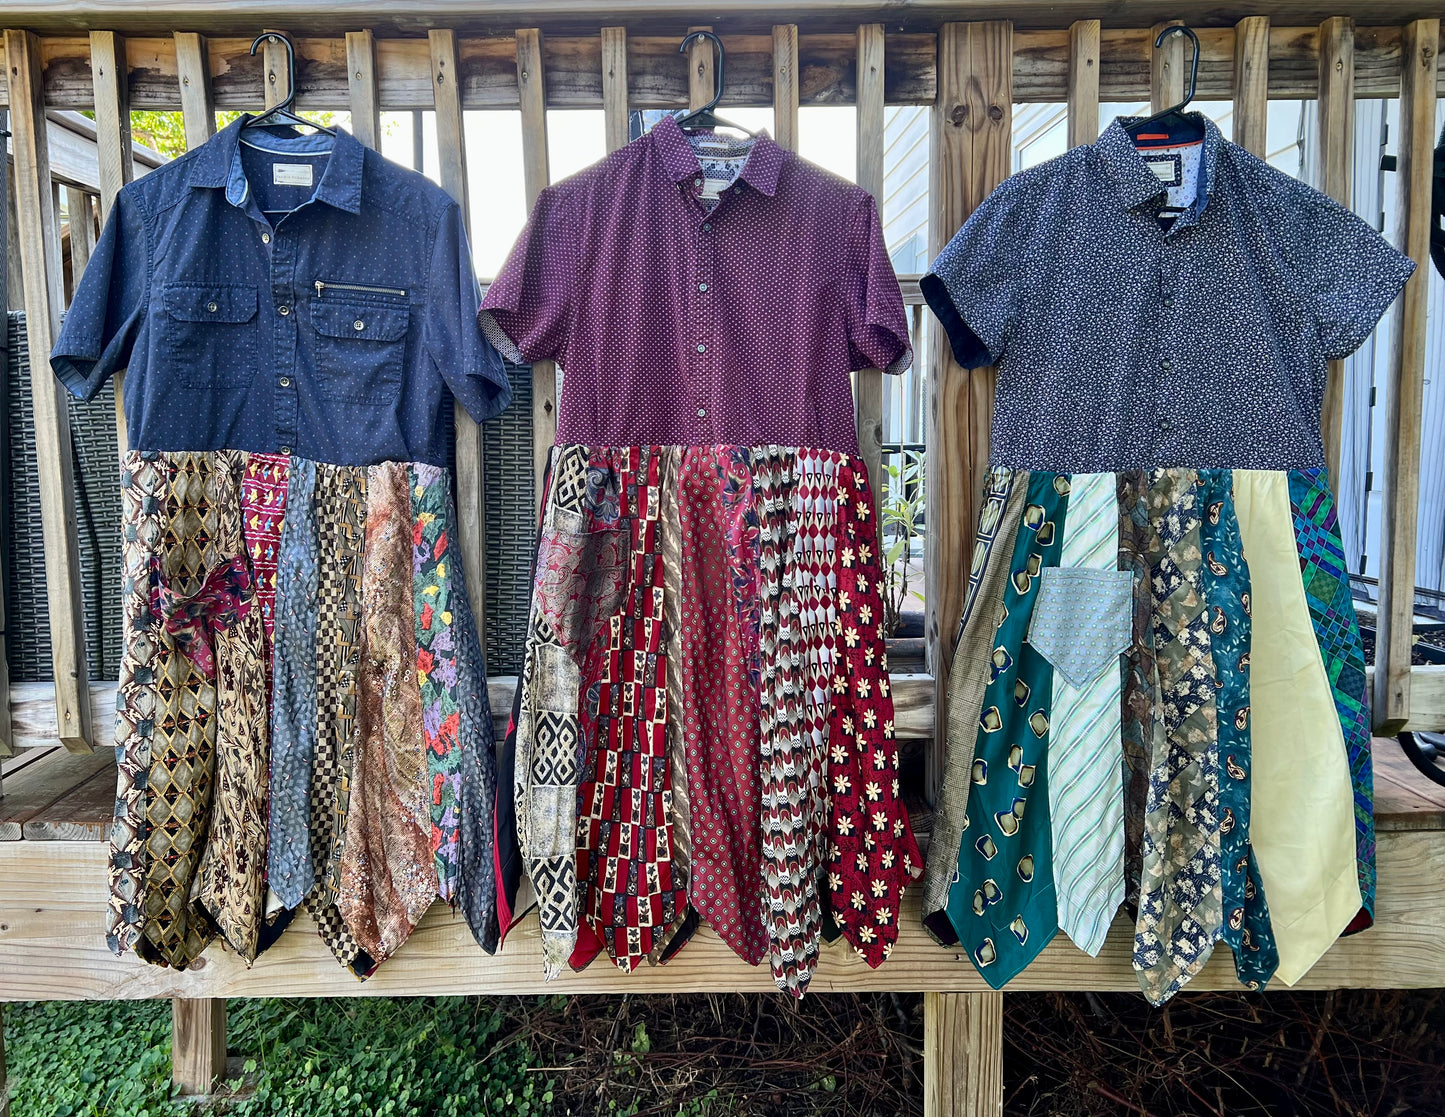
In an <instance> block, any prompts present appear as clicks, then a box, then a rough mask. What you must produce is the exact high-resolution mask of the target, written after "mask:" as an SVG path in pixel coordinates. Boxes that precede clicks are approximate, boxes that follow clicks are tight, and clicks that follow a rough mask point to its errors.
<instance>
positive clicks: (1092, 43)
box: [1069, 19, 1099, 147]
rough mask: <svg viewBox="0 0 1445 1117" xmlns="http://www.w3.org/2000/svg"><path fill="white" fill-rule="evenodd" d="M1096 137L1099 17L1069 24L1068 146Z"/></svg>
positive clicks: (1097, 123)
mask: <svg viewBox="0 0 1445 1117" xmlns="http://www.w3.org/2000/svg"><path fill="white" fill-rule="evenodd" d="M1098 138H1099V21H1098V20H1097V19H1081V20H1077V21H1076V22H1074V23H1073V24H1071V25H1070V27H1069V146H1070V147H1078V146H1079V145H1080V144H1091V143H1093V142H1094V141H1095V140H1097V139H1098Z"/></svg>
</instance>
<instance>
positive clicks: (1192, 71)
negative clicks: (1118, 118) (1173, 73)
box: [1124, 23, 1199, 139]
mask: <svg viewBox="0 0 1445 1117" xmlns="http://www.w3.org/2000/svg"><path fill="white" fill-rule="evenodd" d="M1170 35H1184V36H1186V37H1187V38H1188V39H1189V41H1190V42H1191V43H1193V44H1194V62H1193V64H1192V65H1191V66H1190V68H1189V88H1188V89H1186V90H1185V91H1184V100H1182V101H1180V102H1179V104H1177V105H1170V106H1169V107H1168V108H1167V109H1163V110H1162V111H1160V112H1156V113H1155V114H1154V115H1153V116H1146V117H1142V118H1141V119H1139V120H1132V121H1130V122H1129V123H1128V124H1126V125H1124V131H1126V132H1128V133H1129V136H1130V138H1131V139H1133V138H1136V137H1137V136H1138V135H1139V133H1140V132H1143V131H1144V130H1145V129H1147V128H1149V127H1150V126H1151V125H1152V126H1154V127H1156V128H1161V129H1162V130H1163V131H1166V132H1169V133H1171V135H1172V133H1173V132H1174V131H1175V130H1176V129H1179V128H1187V129H1192V130H1194V131H1196V132H1197V131H1198V130H1199V124H1198V123H1197V122H1196V121H1194V120H1191V119H1190V117H1189V116H1188V115H1186V114H1185V112H1184V109H1185V106H1187V105H1188V104H1189V102H1190V101H1192V100H1194V93H1195V90H1196V89H1197V88H1198V84H1199V36H1198V35H1196V34H1195V33H1194V32H1193V31H1191V30H1190V29H1189V28H1188V27H1185V26H1183V25H1182V24H1178V23H1175V24H1171V25H1170V26H1168V27H1166V28H1164V30H1163V31H1161V32H1159V37H1158V38H1156V39H1155V40H1154V49H1155V50H1158V49H1159V48H1160V47H1162V46H1163V45H1164V40H1165V39H1167V38H1169V36H1170Z"/></svg>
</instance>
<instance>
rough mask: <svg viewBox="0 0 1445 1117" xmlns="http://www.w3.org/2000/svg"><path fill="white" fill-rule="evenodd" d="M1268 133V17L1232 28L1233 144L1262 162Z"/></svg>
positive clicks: (1244, 21) (1250, 18) (1247, 20)
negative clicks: (1257, 157)
mask: <svg viewBox="0 0 1445 1117" xmlns="http://www.w3.org/2000/svg"><path fill="white" fill-rule="evenodd" d="M1185 64H1186V65H1187V64H1188V63H1187V60H1186V63H1185ZM1268 129H1269V16H1245V17H1244V18H1243V19H1242V20H1240V21H1239V22H1238V23H1236V24H1235V25H1234V142H1235V143H1237V144H1238V145H1239V146H1240V147H1242V148H1244V149H1245V150H1246V151H1249V152H1252V153H1253V154H1255V155H1258V156H1259V157H1260V158H1261V159H1263V158H1264V156H1265V135H1266V132H1267V131H1268Z"/></svg>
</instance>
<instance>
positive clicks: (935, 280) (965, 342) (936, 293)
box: [919, 272, 994, 368]
mask: <svg viewBox="0 0 1445 1117" xmlns="http://www.w3.org/2000/svg"><path fill="white" fill-rule="evenodd" d="M919 288H920V289H921V290H922V292H923V298H924V300H925V301H926V302H927V303H928V306H929V309H930V310H932V311H933V313H934V316H935V317H937V319H938V321H939V323H940V324H941V325H942V326H943V330H944V332H945V333H946V334H948V344H949V345H950V346H952V348H953V356H954V359H955V360H957V361H958V363H959V364H961V365H962V366H963V367H964V368H983V367H984V366H985V365H991V364H993V363H994V358H993V356H992V355H991V354H990V353H989V350H988V346H987V345H985V344H984V342H983V340H982V339H981V338H980V337H979V336H978V335H977V334H976V333H974V332H973V330H971V329H969V327H968V323H967V322H965V321H964V320H963V315H961V314H959V312H958V307H957V306H955V305H954V302H953V296H952V295H950V294H949V293H948V287H947V286H946V285H945V284H944V282H943V280H942V279H940V278H939V277H938V276H937V274H935V273H933V272H929V273H928V274H927V275H925V276H924V277H923V279H922V280H921V281H920V282H919Z"/></svg>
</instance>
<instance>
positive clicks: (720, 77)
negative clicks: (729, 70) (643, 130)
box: [677, 31, 755, 136]
mask: <svg viewBox="0 0 1445 1117" xmlns="http://www.w3.org/2000/svg"><path fill="white" fill-rule="evenodd" d="M694 39H707V40H709V41H710V42H711V43H712V44H713V46H714V47H716V48H717V65H716V67H715V69H714V70H713V92H712V100H711V101H709V102H708V103H707V104H705V105H703V107H702V108H700V109H694V110H693V111H692V112H688V113H683V114H682V115H681V116H679V117H678V118H677V126H678V127H679V128H732V129H733V130H734V131H738V132H741V133H743V134H744V135H746V136H751V135H754V134H755V133H753V132H751V131H749V130H748V129H747V128H744V127H743V126H742V125H741V124H734V123H733V122H732V121H731V120H724V119H723V118H722V117H720V116H718V115H717V114H716V113H715V112H713V109H715V108H717V105H718V102H719V101H721V100H722V95H723V83H724V80H725V79H724V74H725V72H726V71H725V66H726V57H725V55H724V53H723V44H722V40H721V39H719V38H718V37H717V36H716V35H715V34H713V32H711V31H693V32H690V33H689V34H688V36H687V38H685V39H683V41H682V42H681V43H679V44H678V47H677V53H678V54H686V53H687V48H688V47H689V46H691V45H692V42H693V40H694Z"/></svg>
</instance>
